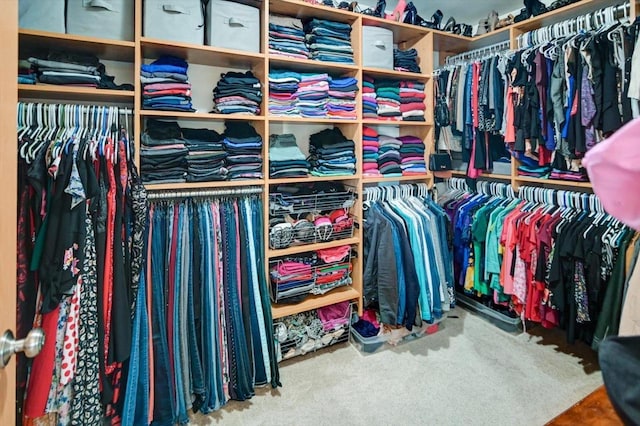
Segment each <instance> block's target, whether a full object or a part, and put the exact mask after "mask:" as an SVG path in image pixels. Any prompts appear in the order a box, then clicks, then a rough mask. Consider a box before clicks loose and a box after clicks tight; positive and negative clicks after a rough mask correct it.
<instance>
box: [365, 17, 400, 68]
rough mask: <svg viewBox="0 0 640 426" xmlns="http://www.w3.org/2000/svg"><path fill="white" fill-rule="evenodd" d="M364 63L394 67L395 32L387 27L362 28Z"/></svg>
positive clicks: (373, 65)
mask: <svg viewBox="0 0 640 426" xmlns="http://www.w3.org/2000/svg"><path fill="white" fill-rule="evenodd" d="M362 65H363V66H365V67H373V68H387V69H391V70H392V69H393V32H392V31H391V30H387V29H385V28H380V27H371V26H364V27H363V28H362Z"/></svg>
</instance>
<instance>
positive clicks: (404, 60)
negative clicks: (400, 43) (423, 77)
mask: <svg viewBox="0 0 640 426" xmlns="http://www.w3.org/2000/svg"><path fill="white" fill-rule="evenodd" d="M393 68H394V69H395V70H396V71H408V72H417V73H419V72H421V71H420V66H419V65H418V51H417V50H416V49H409V50H400V49H393Z"/></svg>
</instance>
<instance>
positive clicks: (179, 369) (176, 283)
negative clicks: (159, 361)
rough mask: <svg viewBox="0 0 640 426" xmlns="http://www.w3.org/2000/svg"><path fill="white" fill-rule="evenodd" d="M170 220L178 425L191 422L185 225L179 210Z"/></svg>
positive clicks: (173, 346) (174, 211)
mask: <svg viewBox="0 0 640 426" xmlns="http://www.w3.org/2000/svg"><path fill="white" fill-rule="evenodd" d="M169 212H170V213H169V218H170V220H171V221H172V222H173V223H176V222H175V217H174V215H178V218H177V228H178V229H177V232H175V231H174V232H173V233H172V234H173V235H172V237H175V238H176V242H175V243H176V254H175V265H176V266H175V271H174V274H173V277H172V278H173V297H174V303H173V312H172V321H173V342H171V343H172V348H173V375H174V386H175V389H176V420H177V422H178V423H186V422H187V421H188V420H189V417H188V415H187V402H186V398H185V394H184V383H185V380H184V374H185V373H186V374H188V371H186V372H185V371H184V369H183V367H184V366H183V363H182V362H181V361H182V336H181V334H182V333H181V329H180V325H181V315H180V313H181V312H180V308H181V300H182V293H183V288H182V287H183V286H182V279H181V278H182V269H183V265H182V262H181V257H182V244H181V241H180V236H181V235H182V230H183V223H182V221H181V220H180V214H179V210H177V211H176V209H173V208H171V209H170V211H169Z"/></svg>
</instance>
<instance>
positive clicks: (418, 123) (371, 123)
mask: <svg viewBox="0 0 640 426" xmlns="http://www.w3.org/2000/svg"><path fill="white" fill-rule="evenodd" d="M362 124H366V125H369V126H425V127H429V126H433V124H432V123H429V122H428V121H391V120H376V119H374V118H365V119H364V120H362Z"/></svg>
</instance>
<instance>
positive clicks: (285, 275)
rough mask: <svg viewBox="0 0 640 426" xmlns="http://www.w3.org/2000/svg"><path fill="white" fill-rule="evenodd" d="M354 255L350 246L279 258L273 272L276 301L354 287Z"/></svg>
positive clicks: (272, 283)
mask: <svg viewBox="0 0 640 426" xmlns="http://www.w3.org/2000/svg"><path fill="white" fill-rule="evenodd" d="M350 254H351V247H350V246H348V245H346V246H339V247H334V248H330V249H324V250H318V251H316V252H309V253H301V254H299V255H296V256H295V257H293V256H292V257H286V258H282V259H279V260H278V261H277V262H275V263H274V264H272V266H271V268H270V269H271V270H270V273H269V275H270V278H271V288H272V290H273V292H274V299H275V300H277V301H278V302H283V301H287V299H291V298H294V297H296V296H301V295H304V294H309V293H311V294H324V293H326V292H328V291H330V290H332V289H334V288H337V287H341V286H344V285H349V284H351V282H352V281H351V277H350V274H351V269H352V266H351V262H350ZM297 301H299V299H298V300H297Z"/></svg>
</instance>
